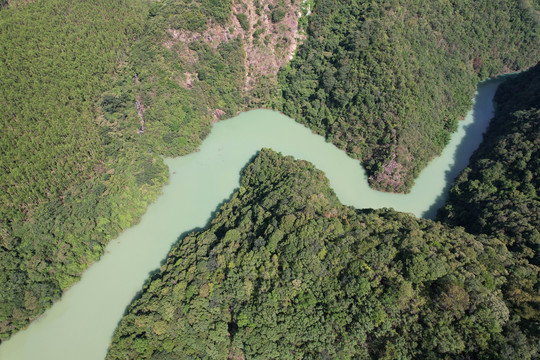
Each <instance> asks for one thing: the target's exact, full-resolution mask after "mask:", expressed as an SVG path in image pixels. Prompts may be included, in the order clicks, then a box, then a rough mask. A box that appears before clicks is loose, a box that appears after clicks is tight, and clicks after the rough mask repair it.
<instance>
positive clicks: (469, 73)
mask: <svg viewBox="0 0 540 360" xmlns="http://www.w3.org/2000/svg"><path fill="white" fill-rule="evenodd" d="M530 5H531V4H530V2H527V1H513V0H479V1H474V2H471V1H467V0H457V1H446V0H436V1H409V0H407V1H404V0H370V1H352V2H351V1H339V0H338V1H336V0H317V1H316V2H315V7H314V9H313V13H312V15H311V16H310V23H309V27H308V29H307V39H306V40H305V41H304V43H303V45H301V46H300V48H299V50H298V52H297V55H296V57H295V58H294V59H293V60H292V62H291V64H290V66H289V67H287V68H286V69H285V70H283V71H282V72H281V73H280V76H279V86H280V88H281V89H282V95H283V103H282V105H281V106H280V107H279V108H280V109H281V110H282V111H283V112H284V113H285V114H287V115H289V116H291V117H292V118H294V119H296V120H297V121H299V122H301V123H302V124H305V125H307V126H309V127H310V128H311V129H313V130H314V131H316V132H317V133H319V134H321V135H323V136H325V137H326V138H327V139H328V140H329V141H331V142H333V143H334V144H336V145H337V146H338V147H340V148H342V149H344V150H346V151H347V152H348V153H349V154H350V155H351V156H353V157H356V158H359V159H362V161H363V163H364V166H365V167H366V169H367V171H368V174H369V176H370V183H371V185H372V186H373V187H375V188H378V189H382V190H387V191H399V192H403V191H407V190H408V189H409V188H410V187H411V185H412V183H413V180H414V178H415V177H416V176H417V175H418V173H419V172H420V170H421V169H422V168H423V167H425V165H426V164H427V163H428V162H429V160H431V159H432V158H433V157H434V156H435V155H438V154H439V153H440V152H441V149H442V148H443V147H444V146H445V145H446V143H447V142H448V140H449V137H450V134H451V133H452V132H453V131H454V130H455V129H456V126H457V121H458V119H459V118H460V117H462V116H464V115H465V113H466V112H467V110H468V109H470V107H471V99H472V98H473V95H474V91H475V88H476V84H477V83H478V81H479V80H482V79H486V78H487V77H491V76H494V75H497V74H500V73H504V72H511V71H516V70H520V69H525V68H527V67H530V66H532V65H534V64H535V63H536V62H537V61H538V60H539V59H540V41H539V33H538V30H539V29H540V26H539V25H538V24H539V23H538V21H537V18H538V12H537V11H536V10H534V8H533V7H532V6H530Z"/></svg>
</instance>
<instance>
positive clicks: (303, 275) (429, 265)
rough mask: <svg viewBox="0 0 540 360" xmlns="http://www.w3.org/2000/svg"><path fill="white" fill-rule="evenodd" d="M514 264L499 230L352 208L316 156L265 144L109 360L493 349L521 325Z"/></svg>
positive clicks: (148, 290) (137, 305) (122, 332)
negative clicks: (512, 306) (511, 275)
mask: <svg viewBox="0 0 540 360" xmlns="http://www.w3.org/2000/svg"><path fill="white" fill-rule="evenodd" d="M512 261H513V260H512V258H511V256H510V254H509V252H508V251H507V250H506V248H505V247H504V245H503V244H502V243H501V242H499V241H498V240H496V239H493V238H488V237H486V236H479V237H476V238H475V237H474V236H472V235H469V234H467V233H465V232H464V231H463V230H460V229H449V228H447V227H445V226H443V225H441V224H440V223H436V222H433V221H429V220H421V219H415V218H413V217H412V216H410V215H405V214H400V213H397V212H395V211H391V210H378V211H371V210H355V209H353V208H350V207H345V206H343V205H341V204H340V203H339V201H338V200H337V198H336V196H335V194H334V193H333V191H332V190H331V189H330V187H329V186H328V180H327V179H326V178H325V177H324V174H323V173H322V172H320V171H318V170H316V169H315V168H314V167H313V166H312V165H311V164H309V163H307V162H304V161H294V160H293V159H292V158H291V157H283V156H281V155H278V154H276V153H274V152H272V151H271V150H262V151H261V152H260V153H259V155H258V156H257V157H256V158H255V159H254V160H253V161H252V163H251V164H250V165H248V167H247V168H246V169H245V170H244V172H243V176H242V181H241V190H239V191H238V192H237V193H235V194H234V195H233V197H232V199H231V200H230V201H229V202H228V203H226V204H225V205H223V206H222V207H221V209H220V211H219V213H218V214H217V215H216V217H215V218H214V219H213V220H212V222H211V224H210V226H209V227H208V228H207V229H205V230H202V231H200V232H197V233H192V234H190V235H188V236H186V237H185V238H183V239H180V240H179V243H178V245H176V246H175V247H174V248H173V250H172V251H171V253H170V254H169V257H168V259H167V262H166V263H165V265H163V266H162V268H161V272H160V273H159V274H157V275H156V276H155V277H154V278H153V279H151V280H150V281H149V283H148V284H147V286H146V287H145V289H144V290H143V292H142V295H141V297H140V298H139V299H137V300H135V302H134V303H133V304H132V305H131V306H130V308H129V310H128V313H127V315H126V316H125V317H124V319H123V320H122V321H121V323H120V325H119V327H118V329H117V332H116V334H115V335H114V338H113V342H112V345H111V348H110V350H109V354H108V356H107V358H108V359H132V358H137V359H145V358H151V359H159V358H174V359H185V358H204V359H227V358H246V359H248V358H249V359H254V358H261V359H262V358H279V359H306V358H309V359H325V358H335V359H350V358H387V359H393V358H404V359H413V358H414V359H416V358H469V357H482V356H484V357H492V356H493V355H494V354H493V353H492V352H491V351H492V350H491V347H493V346H494V345H495V344H499V343H504V335H503V334H504V331H506V330H505V329H507V328H508V327H509V326H514V325H515V324H514V322H512V321H511V320H510V317H509V311H508V308H507V307H506V305H505V303H504V301H503V298H502V295H501V287H502V286H503V284H504V283H505V281H506V279H505V272H506V269H505V267H506V266H509V265H511V264H512ZM484 273H489V274H493V275H492V277H490V278H489V281H487V280H486V279H485V277H483V276H480V274H484ZM173 309H174V310H173ZM515 334H520V335H521V336H523V334H522V333H521V332H520V331H519V330H517V332H516V333H515ZM526 340H527V339H525V342H524V343H522V344H521V345H519V344H518V343H517V342H516V343H515V345H516V347H517V348H518V350H519V351H521V352H522V353H523V354H528V355H527V356H529V357H530V353H531V351H533V352H534V347H532V346H530V345H529V344H527V342H526ZM165 344H167V345H165ZM527 356H525V357H524V358H527Z"/></svg>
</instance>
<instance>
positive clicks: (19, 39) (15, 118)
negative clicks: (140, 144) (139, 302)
mask: <svg viewBox="0 0 540 360" xmlns="http://www.w3.org/2000/svg"><path fill="white" fill-rule="evenodd" d="M146 14H147V8H146V6H145V5H144V3H143V2H142V1H129V2H126V1H122V0H112V1H111V0H107V1H101V0H100V1H94V2H91V3H90V2H85V1H70V2H66V1H56V0H48V1H40V0H36V1H33V2H29V3H28V4H24V5H22V4H21V6H14V7H10V8H8V9H4V10H2V11H1V12H0V92H1V94H2V96H0V124H1V128H2V135H1V136H0V154H1V155H0V169H1V170H2V171H0V203H1V204H2V206H1V207H0V340H2V339H5V338H7V337H8V336H9V335H11V334H12V333H13V332H15V331H16V330H18V329H20V328H23V327H25V326H26V324H27V323H28V321H29V320H31V319H33V318H35V317H36V316H38V315H40V314H41V313H42V312H43V311H44V310H45V308H47V307H48V306H50V304H51V303H52V301H53V300H55V299H57V298H59V297H60V294H61V293H62V291H63V290H65V289H66V288H67V287H69V286H70V285H71V284H73V282H75V281H76V280H77V279H78V277H79V276H80V274H81V273H82V271H83V270H84V269H85V268H86V267H87V266H88V265H89V264H91V263H92V262H93V261H95V260H96V259H97V258H98V257H99V256H100V254H101V253H102V252H103V247H104V246H105V244H106V243H107V242H108V241H109V240H110V239H111V238H113V237H116V236H117V235H118V234H119V232H120V231H122V230H123V229H125V228H127V227H129V226H131V225H132V224H133V223H134V222H135V221H136V220H137V219H138V218H139V217H140V216H141V215H142V214H143V212H144V210H145V208H146V205H147V204H148V203H149V202H150V201H152V200H153V199H154V198H155V197H156V195H157V193H158V192H159V188H160V187H161V185H162V184H163V183H164V182H165V181H166V174H167V172H166V168H165V166H164V165H163V162H162V161H161V159H159V158H158V157H156V156H155V155H151V154H148V153H147V152H146V149H144V150H142V151H141V150H140V148H137V147H135V146H134V144H131V143H129V142H126V141H125V140H123V138H122V137H120V136H119V134H117V133H114V131H113V129H111V127H109V126H105V125H104V124H102V123H101V122H99V121H96V116H97V114H96V113H95V112H94V110H95V109H94V105H95V103H96V102H97V101H98V100H99V98H100V95H101V93H102V92H103V91H104V90H105V89H106V88H107V87H108V86H110V83H111V81H112V79H113V77H114V76H113V73H114V70H115V68H116V67H117V65H118V63H119V62H120V60H121V59H122V57H123V55H124V52H125V50H126V49H127V46H128V44H129V43H130V42H133V41H134V39H135V38H136V36H137V35H138V34H140V33H141V31H142V30H143V21H144V20H145V17H146ZM108 100H109V102H108V106H109V108H115V107H118V106H119V105H118V103H117V102H115V101H116V99H114V98H109V99H108Z"/></svg>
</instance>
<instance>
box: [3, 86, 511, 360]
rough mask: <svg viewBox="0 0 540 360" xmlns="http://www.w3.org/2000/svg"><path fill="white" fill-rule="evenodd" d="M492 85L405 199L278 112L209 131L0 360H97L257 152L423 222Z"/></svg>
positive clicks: (475, 137) (468, 142)
mask: <svg viewBox="0 0 540 360" xmlns="http://www.w3.org/2000/svg"><path fill="white" fill-rule="evenodd" d="M500 82H501V80H500V79H495V80H489V81H487V82H484V83H481V84H480V85H479V86H478V92H477V95H476V97H475V104H474V108H473V109H472V110H471V112H469V114H468V115H467V117H466V119H465V120H464V121H461V122H460V125H459V129H458V131H457V132H456V133H455V134H454V135H453V136H452V139H451V142H450V144H449V145H448V146H447V147H446V148H445V150H444V152H443V154H442V155H441V156H440V157H438V158H436V159H434V160H433V161H432V162H431V163H430V164H429V166H428V167H427V168H426V169H424V171H423V172H422V173H421V174H420V177H419V178H418V179H417V181H416V183H415V186H414V188H413V189H412V191H411V193H410V194H407V195H399V194H389V193H381V192H377V191H374V190H372V189H370V188H369V187H368V185H367V178H366V174H365V172H364V170H363V168H362V166H361V164H360V162H359V161H357V160H354V159H352V158H350V157H348V156H347V155H346V154H345V153H344V152H343V151H341V150H339V149H337V148H336V147H334V146H333V145H332V144H329V143H327V142H325V141H324V139H323V138H322V137H320V136H317V135H314V134H312V133H311V131H310V130H309V129H307V128H305V127H304V126H302V125H300V124H298V123H296V122H295V121H294V120H292V119H290V118H288V117H286V116H284V115H281V114H279V113H276V112H272V111H269V110H255V111H250V112H248V113H243V114H241V115H239V116H238V117H236V118H233V119H230V120H226V121H223V122H220V123H218V124H216V125H214V128H213V129H212V132H211V133H210V135H209V136H208V138H207V139H206V140H205V141H204V143H203V144H202V145H201V147H200V151H199V152H196V153H193V154H190V155H188V156H184V157H181V158H176V159H167V160H166V163H167V165H168V166H169V171H170V182H169V184H168V185H167V186H165V187H164V188H163V195H161V196H160V197H159V198H158V200H157V201H156V202H155V203H154V204H152V205H150V206H149V207H148V210H147V212H146V214H145V215H144V216H143V218H142V219H141V221H140V223H139V224H137V225H136V226H134V227H132V228H130V229H128V230H127V231H125V232H123V233H122V234H121V236H120V237H118V238H117V239H115V240H113V241H112V242H111V243H110V244H109V246H108V247H107V249H106V253H105V255H104V256H103V257H102V258H101V260H100V261H99V262H96V263H95V264H93V265H92V266H91V267H90V268H89V269H88V270H87V271H86V272H85V273H84V274H83V276H82V279H81V281H80V282H79V283H77V284H76V285H74V286H73V287H72V288H70V289H69V290H68V291H67V292H66V293H65V294H64V296H63V297H62V299H61V300H60V301H58V302H57V303H56V304H55V305H54V306H53V307H52V308H51V309H49V310H48V311H47V312H46V313H45V314H44V315H43V316H42V317H41V318H39V319H37V320H36V321H34V322H33V323H32V324H31V325H30V326H29V327H28V328H27V329H26V330H24V331H21V332H19V333H18V334H16V335H15V336H13V337H12V338H11V339H10V340H9V341H6V342H4V343H3V344H2V345H1V346H0V359H2V360H36V359H40V360H63V359H65V360H74V359H77V360H85V359H88V360H90V359H91V360H102V359H104V358H105V355H106V352H107V347H108V345H109V341H110V339H111V336H112V334H113V332H114V330H115V328H116V326H117V324H118V321H119V320H120V319H121V317H122V315H123V313H124V311H125V309H126V306H127V305H128V304H129V303H130V302H131V300H132V299H133V297H134V296H135V295H136V294H137V292H138V291H139V290H140V289H141V287H142V285H143V283H144V281H145V280H146V279H147V278H148V276H149V274H150V273H152V272H153V271H155V270H156V269H157V268H158V267H159V266H160V262H162V261H163V260H164V258H165V257H166V256H167V253H168V251H169V250H170V247H171V246H172V244H174V243H175V242H176V241H177V239H178V237H179V236H181V235H182V234H185V233H186V232H189V231H192V230H194V229H197V228H200V227H204V226H205V225H206V224H207V223H208V221H209V219H210V217H211V216H212V213H213V212H214V211H215V210H216V208H217V207H218V205H219V204H221V203H222V202H223V201H225V200H226V199H228V198H229V197H230V195H231V194H232V193H233V191H234V190H235V189H236V188H237V187H238V186H239V179H240V171H241V169H242V168H243V167H244V166H245V165H246V163H247V162H248V161H249V160H250V159H251V158H252V157H253V156H254V155H255V154H256V152H257V151H258V150H260V149H261V148H262V147H270V148H272V149H274V150H276V151H280V152H282V153H283V154H286V155H293V156H294V157H296V158H299V159H305V160H308V161H311V162H312V163H313V164H315V166H316V167H317V168H319V169H321V170H323V171H324V172H325V173H326V175H327V176H328V178H329V179H330V185H331V186H332V187H333V188H334V190H335V192H336V194H337V195H338V197H339V199H340V200H341V201H342V202H343V203H344V204H346V205H352V206H355V207H357V208H381V207H392V208H394V209H396V210H399V211H404V212H410V213H413V214H415V215H417V216H422V217H427V218H432V217H433V216H434V214H435V212H436V209H437V208H438V207H439V206H440V205H441V204H442V203H443V202H444V200H445V196H446V193H447V190H448V187H449V186H450V183H451V181H452V179H453V178H454V177H455V176H456V175H457V174H458V173H459V172H460V171H461V170H462V169H463V168H464V167H465V166H466V165H467V162H468V158H469V156H470V155H471V153H472V152H473V151H474V149H476V148H477V147H478V145H479V143H480V142H481V140H482V133H483V132H484V130H485V129H486V126H487V125H488V123H489V120H490V119H491V117H492V115H493V104H492V98H493V95H494V93H495V90H496V89H497V86H498V84H499V83H500Z"/></svg>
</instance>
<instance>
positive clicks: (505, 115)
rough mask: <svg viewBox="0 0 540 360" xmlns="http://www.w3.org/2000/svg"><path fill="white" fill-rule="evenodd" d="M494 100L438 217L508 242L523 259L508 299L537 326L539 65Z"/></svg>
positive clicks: (508, 84) (539, 313)
mask: <svg viewBox="0 0 540 360" xmlns="http://www.w3.org/2000/svg"><path fill="white" fill-rule="evenodd" d="M495 101H496V102H497V111H496V114H495V117H494V118H493V120H492V121H491V123H490V126H489V128H488V131H487V133H486V134H485V136H484V141H483V143H482V144H481V145H480V147H479V148H478V150H477V151H476V152H475V153H474V154H473V156H472V157H471V160H470V164H469V166H468V167H467V168H466V169H465V170H463V172H462V173H461V175H460V176H459V177H458V178H457V179H456V181H455V183H454V185H453V187H452V188H451V190H450V196H449V199H448V202H447V204H446V205H445V207H444V208H443V209H442V211H440V214H439V218H440V219H441V220H443V221H445V222H447V223H449V224H452V225H459V226H463V227H464V228H465V229H466V230H467V231H469V232H471V233H473V234H480V233H484V234H489V235H496V236H498V237H499V238H500V239H501V240H502V241H503V242H505V243H506V245H507V246H508V248H509V249H510V250H511V251H512V252H513V253H514V254H515V256H516V257H517V258H518V259H520V262H521V267H520V270H519V271H518V272H516V273H515V274H514V275H513V276H515V280H514V281H512V282H510V285H509V289H508V291H507V293H508V300H509V301H510V302H512V303H513V304H514V305H515V306H516V308H517V311H518V312H519V313H520V315H521V316H522V318H524V319H526V320H530V321H532V322H533V323H534V325H532V324H531V326H533V327H534V328H535V329H538V324H539V321H540V308H539V302H538V298H539V296H540V295H539V282H538V276H539V274H540V271H539V270H540V268H539V267H538V266H539V265H540V263H539V261H538V255H539V248H538V247H539V245H540V64H539V65H537V66H535V67H534V68H533V69H531V70H530V71H527V72H524V73H522V74H520V75H518V76H516V77H515V78H513V79H510V80H508V81H507V82H505V83H504V84H502V85H501V86H500V88H499V90H498V91H497V94H496V95H495ZM532 331H534V330H532Z"/></svg>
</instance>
